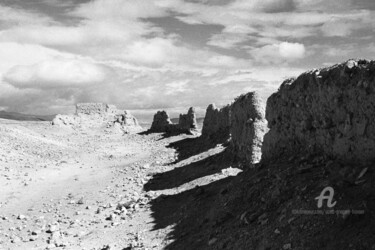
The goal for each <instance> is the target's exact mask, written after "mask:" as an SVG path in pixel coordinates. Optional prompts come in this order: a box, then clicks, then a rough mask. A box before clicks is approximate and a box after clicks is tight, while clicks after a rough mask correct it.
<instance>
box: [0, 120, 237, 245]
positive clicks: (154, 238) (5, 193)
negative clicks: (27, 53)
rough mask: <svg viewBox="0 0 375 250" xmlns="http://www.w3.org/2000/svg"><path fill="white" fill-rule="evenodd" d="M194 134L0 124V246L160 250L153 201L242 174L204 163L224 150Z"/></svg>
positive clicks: (167, 234)
mask: <svg viewBox="0 0 375 250" xmlns="http://www.w3.org/2000/svg"><path fill="white" fill-rule="evenodd" d="M196 140H200V139H199V138H197V137H196V136H188V135H182V136H174V137H164V136H163V135H162V134H151V135H140V134H124V133H121V131H118V130H113V129H106V128H97V129H94V128H92V129H87V128H75V129H72V128H69V127H66V128H62V127H56V126H51V125H50V123H48V122H18V121H11V120H0V183H1V189H0V220H1V223H0V249H55V248H56V249H164V248H165V247H167V246H168V245H170V244H171V242H173V241H174V238H173V237H172V235H173V230H174V229H173V228H174V227H175V223H166V224H164V223H163V225H162V226H161V225H160V223H161V222H160V220H164V219H166V218H167V217H168V215H170V214H172V213H173V212H175V210H174V209H173V210H171V209H165V210H163V213H164V214H165V216H162V217H163V218H159V215H160V213H159V212H156V211H154V209H153V206H154V205H153V204H157V205H159V204H162V203H164V199H167V197H168V196H169V195H178V194H179V193H182V192H186V191H188V190H191V189H193V188H196V187H198V186H201V185H205V184H208V183H211V182H212V181H216V180H220V179H222V178H225V177H228V176H230V175H235V174H237V173H238V172H239V171H240V170H238V169H235V168H229V167H228V168H227V169H225V170H222V169H221V168H219V166H215V165H211V164H210V161H207V162H206V163H205V166H206V167H207V168H208V169H206V168H200V167H201V166H202V165H201V164H200V160H202V159H205V158H208V159H209V158H210V157H213V156H214V155H216V154H220V153H221V152H222V151H223V150H224V147H223V146H220V145H218V146H216V145H211V144H210V145H205V143H204V142H203V141H202V143H200V142H198V141H196ZM197 143H198V144H199V145H201V146H199V147H196V146H195V145H197ZM196 162H198V163H196ZM194 165H195V167H194V169H193V171H191V170H189V168H190V166H194ZM164 176H168V178H167V180H165V179H164V178H161V177H164ZM160 178H161V179H160Z"/></svg>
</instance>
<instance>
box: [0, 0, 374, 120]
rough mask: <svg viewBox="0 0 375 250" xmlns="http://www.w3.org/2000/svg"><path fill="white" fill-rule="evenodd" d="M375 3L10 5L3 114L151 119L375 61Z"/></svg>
mask: <svg viewBox="0 0 375 250" xmlns="http://www.w3.org/2000/svg"><path fill="white" fill-rule="evenodd" d="M374 20H375V1H374V0H91V1H89V0H27V1H26V0H0V110H1V109H5V110H8V111H18V112H23V113H34V114H53V113H68V112H72V111H73V110H74V104H75V103H77V102H107V103H112V104H115V105H117V106H118V107H121V108H125V109H129V110H133V113H134V114H136V115H137V116H140V117H141V119H144V118H145V117H149V118H151V116H152V113H153V112H154V111H155V110H156V109H167V110H169V111H170V112H171V113H172V114H175V113H177V112H180V111H185V110H187V108H188V107H189V106H195V107H196V108H197V110H198V111H199V112H200V113H202V112H203V111H204V110H205V108H206V107H207V105H208V104H209V103H212V102H214V103H216V104H217V105H218V106H220V105H224V104H227V103H230V102H231V101H232V100H233V99H234V98H235V97H236V96H238V95H239V94H241V93H245V92H249V91H258V92H259V93H260V94H261V96H263V97H264V98H267V97H268V96H269V95H270V94H271V93H272V92H274V91H275V90H277V88H278V86H279V85H280V83H281V81H282V80H283V79H285V78H288V77H292V76H297V75H298V74H299V73H301V72H303V71H306V70H308V69H311V68H319V67H322V66H325V65H330V64H334V63H338V62H341V61H344V60H347V59H349V58H367V59H372V58H374V57H375V42H374V28H375V21H374Z"/></svg>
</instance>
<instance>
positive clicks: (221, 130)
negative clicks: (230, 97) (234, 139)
mask: <svg viewBox="0 0 375 250" xmlns="http://www.w3.org/2000/svg"><path fill="white" fill-rule="evenodd" d="M202 136H203V137H205V138H209V139H218V138H220V139H221V140H223V141H225V140H227V139H229V137H230V105H227V106H225V107H223V108H221V109H219V108H216V106H215V104H210V105H209V106H208V107H207V110H206V115H205V117H204V121H203V128H202Z"/></svg>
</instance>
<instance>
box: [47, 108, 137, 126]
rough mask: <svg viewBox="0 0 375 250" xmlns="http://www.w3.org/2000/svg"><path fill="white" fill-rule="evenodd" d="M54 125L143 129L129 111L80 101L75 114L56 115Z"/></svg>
mask: <svg viewBox="0 0 375 250" xmlns="http://www.w3.org/2000/svg"><path fill="white" fill-rule="evenodd" d="M52 125H56V126H68V127H71V128H79V127H83V128H88V127H91V128H94V127H106V128H110V127H117V128H119V129H121V130H124V131H125V130H126V131H127V132H137V131H140V130H141V129H142V127H141V126H139V124H138V121H137V119H136V118H135V117H134V116H133V115H131V114H130V112H129V111H127V110H120V109H117V108H116V106H114V105H107V104H105V103H79V104H77V105H76V114H75V115H56V117H55V118H54V119H53V120H52Z"/></svg>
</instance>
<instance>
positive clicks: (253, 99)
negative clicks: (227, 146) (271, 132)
mask: <svg viewBox="0 0 375 250" xmlns="http://www.w3.org/2000/svg"><path fill="white" fill-rule="evenodd" d="M264 113H265V111H264V106H263V102H262V100H261V99H260V97H259V96H258V95H257V94H256V93H255V92H250V93H247V94H245V95H241V96H240V97H238V98H237V99H236V100H235V101H234V103H233V104H232V106H231V113H230V117H231V127H230V134H231V137H232V140H231V148H232V150H233V151H234V153H235V155H237V156H238V157H239V158H241V159H244V160H246V161H247V162H249V163H257V162H259V161H260V159H261V147H262V142H263V136H264V134H265V133H266V130H267V122H266V120H265V114H264Z"/></svg>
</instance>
